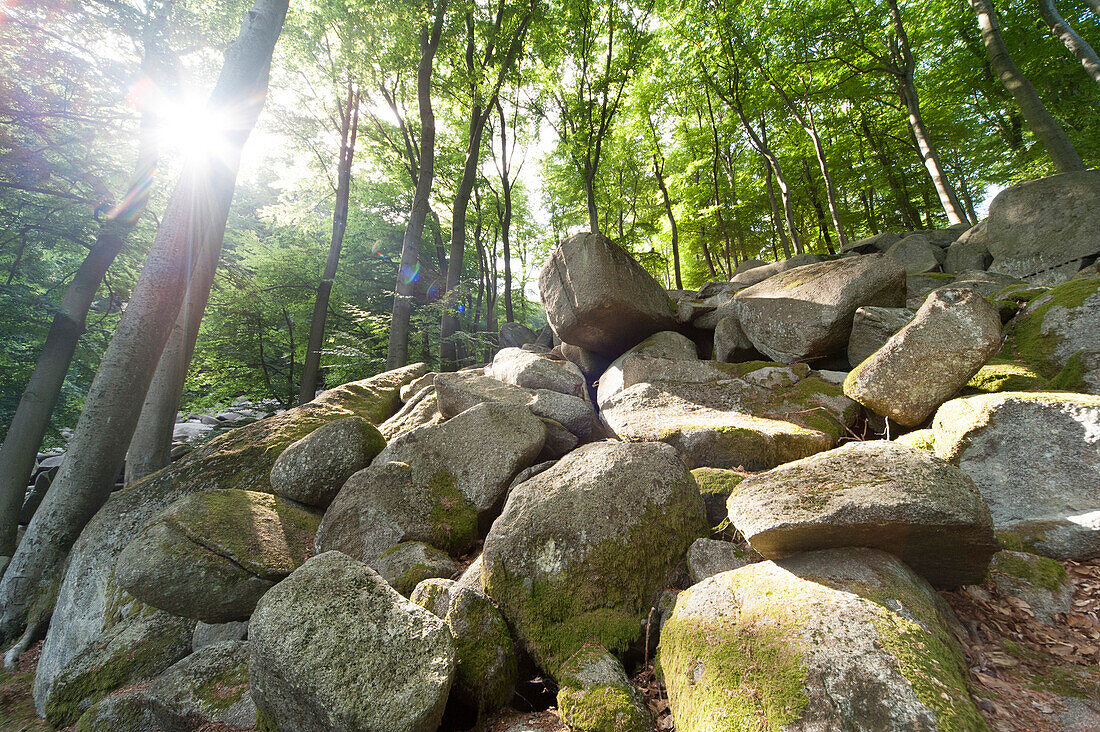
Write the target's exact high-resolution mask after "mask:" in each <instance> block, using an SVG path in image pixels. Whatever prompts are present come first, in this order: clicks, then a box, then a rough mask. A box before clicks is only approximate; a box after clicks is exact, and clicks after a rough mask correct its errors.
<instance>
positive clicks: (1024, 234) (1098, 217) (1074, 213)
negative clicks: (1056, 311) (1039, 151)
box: [986, 170, 1100, 278]
mask: <svg viewBox="0 0 1100 732" xmlns="http://www.w3.org/2000/svg"><path fill="white" fill-rule="evenodd" d="M986 232H987V236H988V242H989V253H990V254H991V255H993V264H992V265H990V267H989V269H990V271H992V272H1000V273H1002V274H1008V275H1012V276H1013V277H1019V278H1026V277H1029V276H1031V275H1036V274H1039V273H1040V272H1043V271H1044V270H1050V269H1053V268H1055V267H1059V266H1061V265H1065V264H1068V263H1070V262H1072V261H1074V260H1077V259H1081V258H1082V257H1089V256H1092V255H1095V254H1100V171H1098V170H1090V171H1082V172H1078V173H1062V174H1060V175H1052V176H1050V177H1048V178H1040V179H1038V180H1032V181H1027V182H1026V183H1018V184H1017V185H1014V186H1012V187H1010V188H1006V189H1005V190H1003V191H1001V192H1000V193H998V194H997V196H996V198H994V199H993V202H992V203H990V204H989V218H988V219H987V220H986Z"/></svg>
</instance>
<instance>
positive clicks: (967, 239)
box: [943, 221, 993, 272]
mask: <svg viewBox="0 0 1100 732" xmlns="http://www.w3.org/2000/svg"><path fill="white" fill-rule="evenodd" d="M992 262H993V256H992V255H991V254H990V253H989V233H988V230H987V228H986V222H985V221H981V222H979V223H978V224H976V225H974V226H973V227H971V228H970V229H968V230H967V231H966V232H965V233H963V234H962V235H961V236H960V237H959V238H958V239H956V240H955V241H954V242H953V243H952V244H951V246H949V247H947V256H946V257H944V260H943V271H944V272H965V271H967V270H984V269H987V268H988V267H989V265H990V264H991V263H992Z"/></svg>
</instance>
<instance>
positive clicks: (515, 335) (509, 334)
mask: <svg viewBox="0 0 1100 732" xmlns="http://www.w3.org/2000/svg"><path fill="white" fill-rule="evenodd" d="M538 337H539V336H538V333H536V332H535V331H533V330H531V329H530V328H528V327H527V326H526V325H524V324H523V323H505V324H504V325H502V326H500V334H499V335H498V336H497V344H498V345H499V346H500V347H501V348H519V347H520V346H522V345H526V344H527V343H534V342H535V341H537V340H538Z"/></svg>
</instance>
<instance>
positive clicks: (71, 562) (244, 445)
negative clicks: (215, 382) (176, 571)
mask: <svg viewBox="0 0 1100 732" xmlns="http://www.w3.org/2000/svg"><path fill="white" fill-rule="evenodd" d="M426 371H427V368H426V367H425V366H424V364H414V365H412V366H406V367H404V368H400V369H396V370H394V371H387V372H386V373H383V374H378V375H377V376H373V377H371V378H369V379H363V380H361V381H354V382H351V383H349V384H345V385H343V386H338V387H336V388H335V389H330V390H328V391H326V392H323V393H322V394H320V395H318V396H317V398H316V399H314V400H313V401H312V402H309V403H308V404H303V405H302V406H300V407H295V408H293V409H288V410H287V411H286V412H283V413H282V414H277V415H274V416H272V417H268V418H267V419H262V420H260V421H259V422H254V423H252V424H249V425H246V426H244V427H240V428H238V429H234V430H231V431H229V432H227V433H226V434H224V435H221V436H219V437H215V438H213V439H211V440H210V441H208V442H205V443H203V444H202V445H199V446H197V447H196V448H195V449H194V450H192V451H191V452H190V453H188V454H187V455H186V456H184V457H183V458H181V459H180V460H177V461H176V462H174V463H172V464H171V465H169V466H168V467H166V468H165V469H164V470H161V471H159V472H157V473H154V474H153V475H151V476H148V477H147V478H145V479H143V480H141V481H138V482H137V483H134V484H133V485H131V486H128V487H127V488H126V489H124V490H121V491H117V492H115V493H114V494H112V496H111V498H110V500H108V501H107V503H106V504H104V506H103V507H102V508H101V509H100V510H99V512H98V513H97V514H96V515H95V516H94V517H93V518H92V520H91V521H90V522H89V523H88V525H87V526H85V527H84V530H83V531H82V532H81V534H80V538H79V539H77V541H76V543H75V544H74V545H73V548H72V550H71V551H70V552H69V558H68V560H67V565H66V569H65V574H64V578H63V580H62V582H61V585H60V588H59V591H58V593H57V602H56V606H55V608H54V613H53V617H52V619H51V621H50V628H49V632H48V633H47V635H46V642H45V644H44V645H43V646H42V655H41V658H40V659H39V663H38V669H37V671H36V676H35V692H34V693H35V705H36V707H37V708H38V710H39V712H40V713H41V712H42V711H43V710H44V708H45V705H46V702H47V700H48V698H49V696H50V695H51V694H52V693H53V689H54V687H55V681H56V679H57V677H58V676H59V675H60V674H62V673H64V672H65V670H66V668H67V667H68V666H69V665H70V664H71V663H72V662H73V661H74V659H75V658H76V657H77V656H79V655H81V654H82V653H84V652H85V651H86V650H87V649H89V648H94V647H95V646H97V645H99V644H100V643H101V640H102V637H103V636H104V634H105V633H106V632H107V631H108V630H109V629H110V628H111V627H113V626H114V625H118V624H128V623H137V624H138V627H136V628H135V629H134V632H139V628H140V621H139V620H138V618H140V617H141V616H142V614H143V613H145V612H147V611H151V608H149V607H147V606H145V605H142V604H141V603H134V602H133V601H132V598H129V596H128V594H127V593H125V591H123V590H121V589H120V588H118V584H117V582H114V580H113V577H114V572H115V564H116V561H117V559H118V555H119V553H120V552H121V551H122V549H123V547H125V546H126V545H127V544H128V543H129V542H130V541H131V540H132V539H133V538H134V537H135V536H136V535H137V534H138V533H139V532H140V531H141V530H142V528H144V526H145V525H146V524H147V523H148V522H149V521H151V520H152V519H153V518H154V517H155V516H156V515H157V514H159V513H160V512H161V511H163V510H164V509H165V508H167V507H168V506H170V505H171V504H172V503H174V502H175V501H177V500H179V499H180V498H183V497H185V496H189V495H191V494H193V493H199V492H202V491H208V490H215V489H219V488H239V489H243V490H255V491H260V492H264V493H268V492H271V484H270V483H269V482H268V477H269V475H270V473H271V468H272V466H273V465H274V463H275V460H276V458H278V457H279V455H281V454H282V452H283V450H285V449H286V448H287V446H288V445H290V444H291V443H292V442H294V441H295V440H298V439H300V438H302V437H304V436H305V435H307V434H309V433H310V432H312V431H313V430H314V429H316V428H317V427H319V426H321V425H323V424H326V423H328V422H331V421H333V420H336V419H341V418H344V417H350V416H359V417H364V418H366V419H369V420H371V421H372V422H375V421H381V420H383V419H385V417H386V415H387V414H388V413H390V411H391V410H392V409H394V408H396V403H397V402H396V400H397V393H398V391H399V389H400V388H401V386H402V385H403V384H405V383H407V382H409V381H411V380H413V379H415V378H416V377H418V376H420V375H422V374H424V373H426ZM120 593H121V595H125V596H126V598H129V599H126V598H122V599H120ZM119 607H126V608H130V611H129V613H128V614H127V616H126V617H119V616H117V614H116V613H115V610H116V609H117V608H119ZM149 639H150V640H152V637H151V636H150V638H149Z"/></svg>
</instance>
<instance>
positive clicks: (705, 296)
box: [676, 282, 748, 330]
mask: <svg viewBox="0 0 1100 732" xmlns="http://www.w3.org/2000/svg"><path fill="white" fill-rule="evenodd" d="M746 287H748V285H744V284H737V283H734V282H708V283H707V284H705V285H703V286H702V287H701V288H699V291H698V292H696V293H695V295H694V296H693V297H690V298H685V299H683V300H681V301H680V302H678V303H677V304H676V320H677V321H678V322H680V323H683V324H684V325H694V326H696V327H698V328H705V329H710V330H713V329H714V326H715V324H716V321H715V320H714V318H715V317H716V316H715V311H717V310H719V309H724V306H726V305H728V304H729V303H730V302H731V301H732V300H733V296H734V295H735V294H737V293H738V292H740V291H741V290H744V289H745V288H746Z"/></svg>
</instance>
